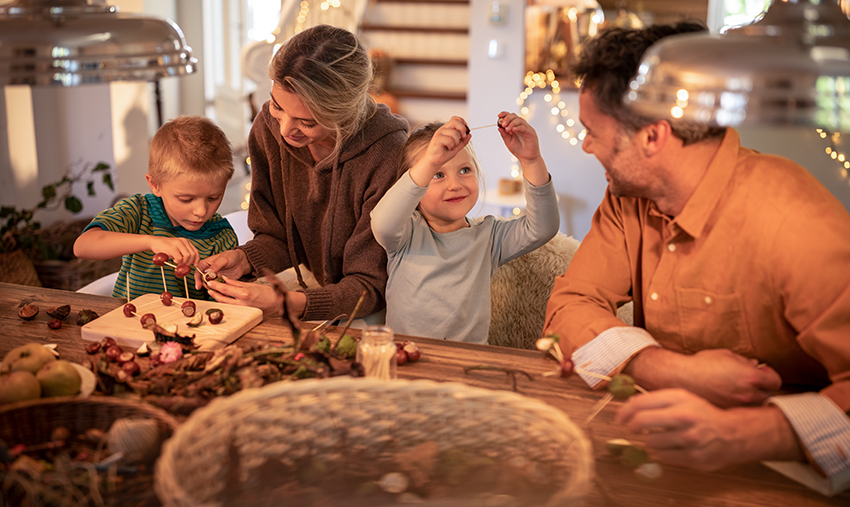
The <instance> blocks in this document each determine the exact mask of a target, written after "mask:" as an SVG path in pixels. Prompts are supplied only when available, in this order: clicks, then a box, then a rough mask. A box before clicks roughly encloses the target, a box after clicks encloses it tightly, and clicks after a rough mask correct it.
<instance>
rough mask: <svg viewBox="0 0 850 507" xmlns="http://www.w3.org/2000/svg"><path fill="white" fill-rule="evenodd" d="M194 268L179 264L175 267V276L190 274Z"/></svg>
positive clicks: (181, 276) (180, 276)
mask: <svg viewBox="0 0 850 507" xmlns="http://www.w3.org/2000/svg"><path fill="white" fill-rule="evenodd" d="M191 270H192V268H191V267H189V266H188V265H186V264H178V265H177V267H176V268H174V276H176V277H177V278H183V277H184V276H186V275H188V274H189V271H191Z"/></svg>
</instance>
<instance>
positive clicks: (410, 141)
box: [397, 121, 484, 189]
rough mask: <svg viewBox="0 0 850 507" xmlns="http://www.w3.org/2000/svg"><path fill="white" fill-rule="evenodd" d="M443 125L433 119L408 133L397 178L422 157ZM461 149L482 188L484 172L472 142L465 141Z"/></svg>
mask: <svg viewBox="0 0 850 507" xmlns="http://www.w3.org/2000/svg"><path fill="white" fill-rule="evenodd" d="M443 125H445V123H444V122H441V121H433V122H431V123H428V124H426V125H425V126H423V127H419V128H418V129H416V130H414V131H413V132H411V133H410V135H409V136H408V137H407V141H405V143H404V147H403V148H402V149H401V162H400V163H399V167H398V174H397V177H398V178H401V177H402V176H403V175H404V173H406V172H407V171H409V170H410V168H411V167H413V166H414V165H416V162H418V161H419V159H420V158H422V152H423V151H424V150H425V148H426V147H427V146H428V143H430V142H431V139H432V138H433V137H434V134H435V133H436V132H437V131H438V130H439V129H440V127H442V126H443ZM463 149H464V150H466V152H467V153H468V154H469V159H470V160H471V161H472V168H473V169H474V170H475V175H476V176H477V177H478V186H479V187H480V188H482V189H483V188H484V173H483V172H482V171H481V166H479V165H478V157H476V156H475V150H474V149H473V148H472V142H469V143H467V144H466V146H464V147H463Z"/></svg>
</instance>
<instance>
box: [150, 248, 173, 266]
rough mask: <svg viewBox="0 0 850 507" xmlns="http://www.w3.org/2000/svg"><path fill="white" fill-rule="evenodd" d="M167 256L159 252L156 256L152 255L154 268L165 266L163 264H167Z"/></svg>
mask: <svg viewBox="0 0 850 507" xmlns="http://www.w3.org/2000/svg"><path fill="white" fill-rule="evenodd" d="M169 258H170V257H168V254H167V253H165V252H159V253H158V254H154V256H153V263H154V265H155V266H160V267H161V266H165V263H166V262H168V259H169Z"/></svg>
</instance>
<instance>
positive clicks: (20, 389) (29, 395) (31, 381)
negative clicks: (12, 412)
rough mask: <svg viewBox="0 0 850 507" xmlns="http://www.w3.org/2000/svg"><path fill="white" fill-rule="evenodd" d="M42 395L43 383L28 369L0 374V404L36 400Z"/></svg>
mask: <svg viewBox="0 0 850 507" xmlns="http://www.w3.org/2000/svg"><path fill="white" fill-rule="evenodd" d="M40 396H41V384H39V383H38V380H37V379H36V378H35V375H33V374H32V373H30V372H28V371H27V370H17V371H13V372H11V373H7V374H4V375H0V405H2V404H4V403H15V402H18V401H26V400H34V399H37V398H39V397H40Z"/></svg>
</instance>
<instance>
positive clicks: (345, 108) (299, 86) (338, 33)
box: [269, 25, 377, 159]
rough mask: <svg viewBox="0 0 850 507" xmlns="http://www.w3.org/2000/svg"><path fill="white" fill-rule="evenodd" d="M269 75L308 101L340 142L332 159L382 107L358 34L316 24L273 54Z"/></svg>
mask: <svg viewBox="0 0 850 507" xmlns="http://www.w3.org/2000/svg"><path fill="white" fill-rule="evenodd" d="M269 77H271V78H272V80H273V81H274V82H275V83H277V84H278V85H280V86H282V87H283V89H284V90H286V91H288V92H289V93H294V94H295V95H297V96H298V98H300V99H301V100H302V101H303V102H304V105H305V106H306V107H307V109H308V110H309V111H310V113H312V114H313V119H314V120H316V123H317V124H318V125H319V126H320V127H322V128H323V129H325V130H327V131H328V132H330V133H331V134H332V135H333V137H334V140H335V144H334V148H333V151H332V152H331V153H330V155H329V157H330V158H331V159H334V158H336V157H337V156H339V153H340V151H341V150H342V145H343V143H344V142H345V141H347V140H348V139H349V138H351V137H352V136H354V134H356V133H357V132H359V131H360V129H361V128H362V127H363V124H364V123H366V120H368V119H369V118H371V117H372V115H374V114H375V111H376V110H377V105H376V104H375V100H374V99H373V98H372V97H371V95H369V87H370V86H371V83H372V59H371V58H370V57H369V54H368V53H367V52H366V48H365V46H364V45H363V43H362V41H361V40H360V39H359V38H357V36H356V35H354V34H353V33H351V32H349V31H348V30H345V29H344V28H337V27H333V26H329V25H317V26H314V27H311V28H308V29H306V30H303V31H301V32H298V33H297V34H295V35H293V36H292V37H291V38H290V39H289V40H287V41H286V42H285V43H284V44H283V46H281V48H280V49H279V50H278V52H277V53H275V55H274V57H272V63H271V66H270V67H269Z"/></svg>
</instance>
